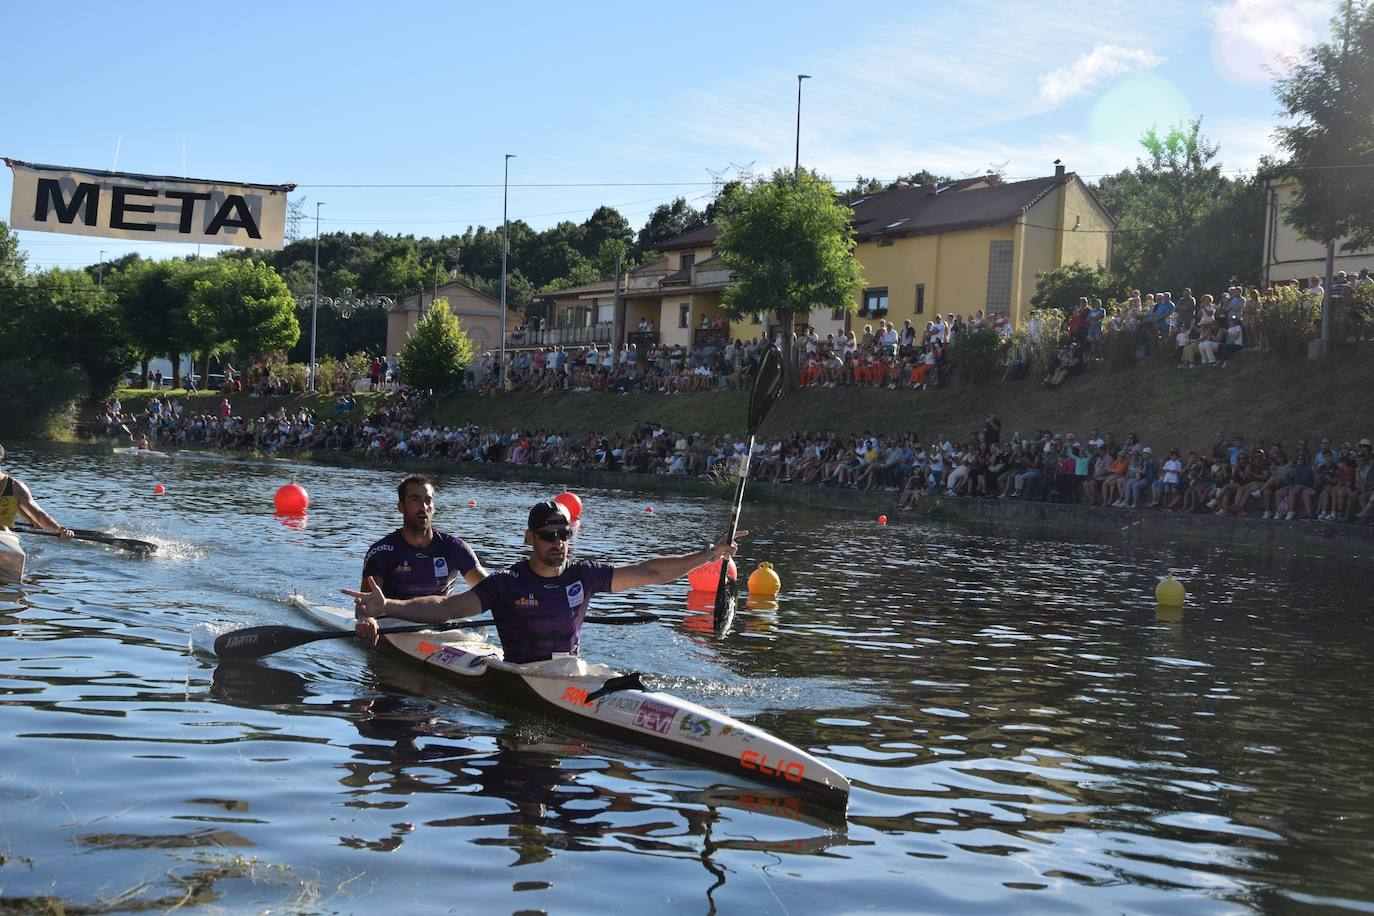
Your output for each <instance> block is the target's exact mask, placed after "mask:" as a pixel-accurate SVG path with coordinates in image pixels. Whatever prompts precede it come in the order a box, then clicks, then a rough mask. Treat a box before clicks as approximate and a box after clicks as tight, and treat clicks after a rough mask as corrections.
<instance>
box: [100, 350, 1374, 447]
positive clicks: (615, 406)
mask: <svg viewBox="0 0 1374 916" xmlns="http://www.w3.org/2000/svg"><path fill="white" fill-rule="evenodd" d="M1371 390H1374V345H1372V344H1366V345H1362V346H1359V347H1357V348H1354V349H1347V350H1344V351H1341V352H1337V353H1334V354H1333V355H1331V356H1330V357H1328V358H1327V359H1326V360H1324V361H1322V362H1319V363H1314V362H1308V361H1306V360H1303V361H1299V362H1295V363H1285V362H1281V361H1279V360H1277V359H1275V358H1273V357H1271V356H1269V355H1267V354H1244V355H1242V356H1241V357H1240V358H1238V359H1236V360H1234V361H1233V365H1232V366H1231V367H1230V368H1228V369H1208V368H1199V369H1193V370H1179V369H1177V368H1175V367H1173V366H1172V365H1155V364H1151V365H1147V366H1140V367H1137V368H1135V369H1132V370H1129V371H1126V372H1119V373H1111V372H1108V371H1107V370H1106V369H1104V368H1101V367H1095V368H1093V369H1091V370H1090V371H1089V372H1087V373H1086V374H1084V375H1082V376H1079V377H1078V378H1075V379H1071V380H1069V381H1068V382H1067V383H1065V384H1064V385H1063V386H1062V387H1060V388H1059V389H1056V390H1053V391H1051V390H1047V389H1044V388H1042V387H1040V385H1039V383H1038V381H1036V380H1027V381H1022V382H1011V383H1007V384H1005V385H997V384H994V385H990V386H987V387H983V388H979V387H975V386H971V385H955V386H952V387H950V388H947V389H944V390H940V391H905V390H904V391H887V390H874V389H854V388H833V389H815V388H810V389H803V390H800V391H796V392H793V393H791V394H789V395H788V396H786V397H784V398H783V399H782V401H780V402H779V403H778V405H777V407H776V408H775V409H774V410H773V412H772V414H770V416H769V418H768V422H767V423H766V424H765V426H764V432H765V434H770V435H771V434H781V433H787V432H791V431H793V430H803V431H807V430H823V429H833V430H836V431H839V432H842V433H849V432H864V431H871V432H875V433H884V432H901V431H906V430H915V431H917V432H919V433H920V434H922V435H923V436H925V435H930V436H933V435H935V434H937V433H940V432H946V433H948V434H949V435H950V436H952V437H954V438H955V439H962V438H965V437H967V435H968V433H969V431H970V430H973V429H977V428H980V427H981V425H982V420H983V417H984V416H985V415H986V414H987V413H988V412H989V411H992V412H995V413H997V414H998V415H999V416H1000V417H1001V418H1002V421H1003V429H1004V431H1005V432H1006V433H1008V434H1010V433H1012V432H1015V431H1020V432H1023V433H1027V434H1028V433H1029V432H1031V431H1032V430H1034V429H1037V428H1046V427H1048V428H1050V429H1054V430H1069V431H1073V432H1075V433H1078V434H1080V435H1082V434H1085V433H1087V432H1088V431H1090V430H1092V429H1099V430H1102V431H1104V432H1105V431H1108V430H1111V431H1114V432H1116V433H1117V434H1118V435H1123V434H1125V433H1127V432H1135V433H1136V434H1137V435H1139V436H1140V437H1141V439H1142V440H1143V441H1146V442H1150V443H1154V444H1156V445H1161V446H1166V447H1167V446H1170V445H1178V446H1180V447H1182V448H1192V447H1202V446H1210V445H1211V444H1212V443H1213V442H1215V441H1216V439H1217V437H1218V435H1222V434H1224V435H1228V436H1229V435H1236V434H1239V435H1244V436H1246V437H1247V438H1254V437H1261V438H1263V439H1265V440H1266V441H1274V440H1276V439H1277V440H1280V441H1283V442H1286V443H1287V442H1292V441H1294V440H1296V439H1298V438H1301V437H1307V438H1309V439H1314V438H1316V437H1320V436H1323V435H1329V436H1331V438H1332V439H1334V440H1335V441H1336V442H1338V443H1339V442H1341V441H1345V440H1350V441H1355V440H1357V439H1360V438H1362V437H1364V436H1371V435H1374V411H1371V410H1370V407H1369V392H1370V391H1371ZM148 394H149V393H148V392H146V391H136V390H123V391H121V392H120V397H121V399H122V400H123V401H124V402H125V404H126V405H130V406H134V407H137V406H140V405H141V404H142V402H143V401H144V400H146V398H147V397H148ZM174 396H175V397H180V396H183V395H181V394H174ZM383 397H384V395H383V394H380V393H364V394H360V395H358V404H359V406H358V407H357V408H355V409H354V410H353V411H350V412H349V413H347V414H342V416H346V417H350V418H351V417H355V416H359V415H362V414H365V413H366V412H367V411H368V410H370V409H372V407H373V406H375V405H376V404H378V403H380V402H381V400H382V398H383ZM190 400H191V404H192V410H193V411H194V412H197V413H213V412H215V411H216V410H217V407H218V404H219V401H220V396H219V395H218V394H206V393H200V394H195V395H191V396H190ZM335 400H336V399H335V398H334V397H333V396H328V395H325V396H318V395H317V396H296V397H287V398H248V397H244V396H239V397H235V398H232V399H231V403H232V404H233V406H234V411H235V413H237V414H239V415H244V416H260V415H262V414H264V413H267V412H269V411H273V410H276V408H277V407H278V406H285V407H286V408H287V409H288V410H291V409H294V408H296V407H299V406H302V405H304V406H309V407H313V408H314V409H315V410H316V411H317V412H318V413H319V414H320V415H321V416H322V417H326V418H332V417H333V416H335V413H334V404H335ZM744 414H745V394H744V393H743V392H699V393H691V394H679V395H663V394H648V393H642V392H636V393H632V394H626V395H615V394H604V393H592V392H585V393H580V392H560V393H558V394H554V395H548V396H545V395H537V394H527V393H515V394H507V395H490V396H486V397H479V396H478V395H477V394H475V393H473V392H458V393H456V394H453V395H451V396H449V397H448V398H445V399H444V400H443V402H442V403H441V404H440V405H439V407H438V409H437V411H436V417H437V419H438V421H439V422H440V423H449V424H452V423H477V424H479V425H481V426H494V427H510V426H522V427H528V428H540V427H547V428H553V429H559V430H566V431H569V432H573V433H583V432H588V431H593V430H595V431H625V430H628V429H629V428H630V427H631V426H633V425H634V424H635V423H636V422H637V421H639V420H652V421H657V422H660V423H663V424H665V425H667V426H668V427H669V428H672V429H682V430H689V431H699V432H703V433H707V434H717V433H730V432H740V431H742V428H743V425H744ZM82 419H86V417H83V418H82ZM1315 444H1316V443H1315V441H1314V442H1313V445H1314V446H1315Z"/></svg>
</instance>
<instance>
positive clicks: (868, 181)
mask: <svg viewBox="0 0 1374 916" xmlns="http://www.w3.org/2000/svg"><path fill="white" fill-rule="evenodd" d="M886 190H887V185H885V184H883V180H882V179H881V178H865V177H864V176H862V175H858V176H856V177H855V178H854V187H852V188H850V189H849V192H848V195H849V196H854V195H863V194H877V193H879V192H880V191H886Z"/></svg>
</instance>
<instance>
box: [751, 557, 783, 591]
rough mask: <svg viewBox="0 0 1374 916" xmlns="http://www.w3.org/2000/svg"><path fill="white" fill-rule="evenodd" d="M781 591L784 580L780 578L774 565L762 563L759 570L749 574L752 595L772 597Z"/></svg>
mask: <svg viewBox="0 0 1374 916" xmlns="http://www.w3.org/2000/svg"><path fill="white" fill-rule="evenodd" d="M781 590H782V580H781V579H779V578H778V574H777V572H776V571H775V570H774V569H773V564H772V563H767V562H764V563H760V564H759V567H758V569H756V570H754V571H753V572H752V573H750V574H749V594H750V595H752V596H760V597H772V596H774V595H776V594H777V593H778V592H780V591H781Z"/></svg>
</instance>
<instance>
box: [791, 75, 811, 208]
mask: <svg viewBox="0 0 1374 916" xmlns="http://www.w3.org/2000/svg"><path fill="white" fill-rule="evenodd" d="M809 79H811V74H809V73H798V74H797V147H796V151H795V153H794V158H793V160H792V180H793V181H800V180H801V84H802V80H809Z"/></svg>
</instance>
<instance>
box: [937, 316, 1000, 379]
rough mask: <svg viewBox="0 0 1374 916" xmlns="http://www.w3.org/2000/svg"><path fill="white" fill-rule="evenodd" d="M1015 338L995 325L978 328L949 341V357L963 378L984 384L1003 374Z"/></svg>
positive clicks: (960, 377)
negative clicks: (1011, 339)
mask: <svg viewBox="0 0 1374 916" xmlns="http://www.w3.org/2000/svg"><path fill="white" fill-rule="evenodd" d="M1010 350H1011V341H1010V340H1008V339H1007V338H1005V337H1003V336H1002V335H1001V333H1000V332H998V331H996V330H994V329H993V328H976V329H975V330H972V331H965V332H964V333H962V334H959V335H957V336H956V337H955V338H954V341H953V342H952V343H951V344H950V345H949V351H948V354H947V355H948V357H949V361H950V362H951V363H953V364H954V366H955V370H956V371H957V372H958V375H959V379H960V381H965V382H971V383H972V384H974V385H984V384H987V383H988V382H990V381H994V380H996V379H997V378H999V377H1000V376H1001V374H1002V367H1003V365H1005V363H1006V360H1007V353H1008V352H1009V351H1010Z"/></svg>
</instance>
